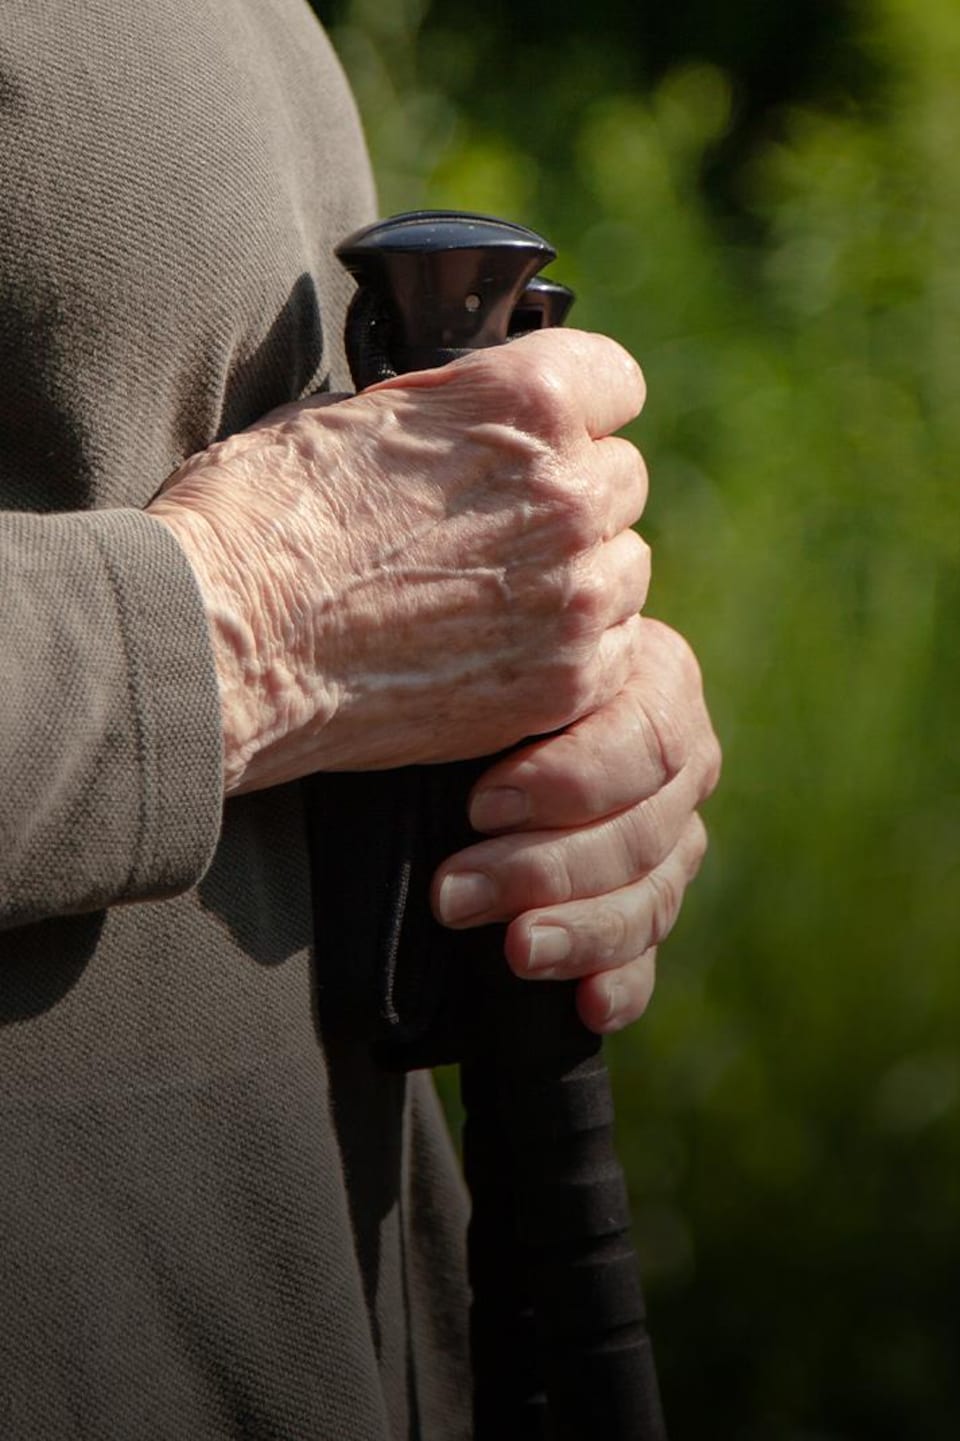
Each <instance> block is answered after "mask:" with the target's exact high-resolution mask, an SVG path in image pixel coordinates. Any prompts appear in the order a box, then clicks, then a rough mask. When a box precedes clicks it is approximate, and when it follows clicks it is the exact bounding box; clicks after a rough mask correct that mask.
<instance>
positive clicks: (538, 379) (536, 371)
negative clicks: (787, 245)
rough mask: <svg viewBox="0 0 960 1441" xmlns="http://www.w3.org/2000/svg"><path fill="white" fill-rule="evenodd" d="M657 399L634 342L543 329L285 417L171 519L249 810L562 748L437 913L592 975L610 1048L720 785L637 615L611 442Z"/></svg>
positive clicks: (670, 661) (228, 448)
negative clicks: (465, 762) (356, 779)
mask: <svg viewBox="0 0 960 1441" xmlns="http://www.w3.org/2000/svg"><path fill="white" fill-rule="evenodd" d="M643 399H644V385H643V378H642V375H641V373H640V370H639V368H638V367H637V365H636V363H635V361H634V360H633V359H632V358H631V357H630V356H629V355H627V354H626V352H625V351H623V350H622V349H621V348H620V347H619V346H617V345H616V344H615V343H614V342H612V341H610V340H607V339H605V338H604V337H601V336H595V335H587V334H584V333H581V332H578V331H569V330H563V331H561V330H554V331H544V332H540V333H538V334H535V335H531V336H527V337H524V338H523V339H521V340H518V341H515V342H513V343H512V344H511V345H509V346H505V347H502V348H499V349H497V350H493V351H484V352H478V353H476V354H474V355H471V356H468V357H465V358H464V359H462V360H459V361H456V362H454V363H453V364H452V365H449V366H446V367H444V368H442V369H439V370H431V371H424V372H418V373H416V374H414V375H405V376H402V377H397V378H396V379H394V380H390V381H386V382H384V383H382V384H380V385H377V386H373V387H371V388H370V389H368V390H366V391H364V392H363V393H362V394H361V395H358V396H353V397H347V398H342V397H322V398H317V399H314V400H310V401H306V402H301V403H298V404H293V405H288V406H284V407H283V408H281V409H280V410H277V411H274V412H272V413H271V414H270V415H268V416H266V417H264V418H263V420H261V421H260V422H258V423H257V424H256V425H254V426H252V427H251V428H250V429H249V430H246V431H243V432H241V433H240V434H238V435H235V436H232V437H231V438H230V439H229V440H227V441H224V442H223V443H221V444H219V445H215V446H213V447H211V449H210V450H208V451H205V452H203V453H202V454H200V455H197V456H194V457H192V458H191V459H190V460H189V461H187V462H186V464H185V465H184V466H183V467H181V469H180V470H179V471H177V472H176V474H175V475H174V476H172V477H171V479H170V481H169V482H168V484H167V486H166V487H165V488H164V490H163V492H162V493H161V495H160V496H158V497H157V498H156V499H155V500H154V502H153V503H152V504H151V506H150V507H149V513H150V514H151V515H153V516H154V517H155V518H156V519H157V520H159V521H161V522H163V523H164V524H165V525H167V526H168V527H169V528H170V529H171V530H172V531H173V533H174V535H175V536H176V537H177V539H178V540H179V542H180V544H181V545H182V547H183V549H184V550H185V552H186V554H187V556H188V558H189V560H190V561H191V563H192V565H193V568H194V570H195V572H196V576H197V580H198V583H199V586H200V590H201V594H202V596H203V598H204V601H205V604H206V608H207V614H208V618H209V621H210V631H211V637H212V641H213V648H214V657H215V661H216V665H217V672H218V679H219V683H220V693H221V707H222V717H223V735H224V787H225V792H226V793H227V794H231V793H235V792H241V791H249V790H256V789H262V788H264V787H266V786H271V785H276V784H279V783H281V782H284V781H288V780H293V779H296V778H298V777H300V776H303V775H306V774H309V773H311V772H313V771H322V770H365V769H379V768H384V767H394V766H399V765H406V764H410V763H420V762H442V761H447V760H454V759H459V758H465V757H468V756H479V755H486V754H490V753H495V752H498V751H502V750H504V749H505V748H507V747H511V746H515V745H517V744H518V743H519V742H521V741H522V740H523V739H524V738H525V737H528V736H531V735H541V736H546V737H547V738H546V739H543V740H540V741H538V742H536V743H534V744H532V745H525V746H523V747H522V749H521V750H520V751H519V752H518V753H517V754H516V755H513V756H511V757H509V758H508V759H506V760H503V761H501V762H499V764H498V765H496V766H495V767H494V768H493V770H492V771H490V772H488V774H487V775H486V776H485V777H484V778H483V779H482V780H481V781H480V783H479V784H478V786H477V788H476V790H475V792H474V796H473V800H472V820H473V823H474V825H475V826H476V828H477V829H479V830H481V831H496V832H498V834H497V835H496V836H495V838H493V839H490V840H487V841H484V842H482V843H481V844H479V845H478V846H474V847H471V848H470V849H469V850H468V851H466V852H463V853H461V854H460V855H459V856H457V857H452V858H451V859H450V860H449V861H448V862H447V863H446V864H445V866H443V867H442V868H441V870H440V872H439V873H438V876H437V879H436V883H435V887H434V905H435V909H436V910H437V914H438V916H439V917H440V918H441V919H442V920H444V921H445V922H446V923H447V924H451V925H458V926H462V925H470V924H481V923H484V922H485V921H489V920H492V919H499V920H506V921H509V922H510V925H509V928H508V931H507V954H508V958H509V960H510V963H511V965H512V966H513V967H514V969H515V970H516V971H517V972H518V974H521V975H530V976H533V975H536V976H539V977H541V978H544V977H579V978H582V979H581V981H580V989H579V996H580V1007H581V1014H582V1016H583V1018H584V1020H585V1022H586V1023H587V1024H588V1025H590V1026H591V1027H592V1028H593V1029H597V1030H604V1029H607V1030H609V1029H614V1028H616V1027H617V1026H619V1025H622V1024H626V1023H627V1021H629V1020H631V1019H633V1018H634V1017H635V1016H636V1015H638V1014H640V1012H641V1011H642V1010H643V1008H644V1006H645V1004H646V1001H647V999H648V998H649V994H650V991H651V990H652V985H653V956H654V952H655V947H656V944H657V942H658V941H660V940H662V938H663V936H664V935H665V934H666V932H667V930H669V927H670V924H671V923H672V920H673V918H674V916H675V914H676V911H677V909H678V908H679V905H680V901H681V899H682V895H683V891H684V888H685V885H686V883H687V881H688V880H689V879H690V878H691V877H692V875H693V874H694V873H695V871H696V868H697V865H698V864H699V860H700V857H701V855H702V853H703V849H704V845H705V839H704V832H703V826H702V824H701V822H700V820H699V817H698V816H697V814H696V807H697V806H698V805H699V804H700V802H701V801H702V800H703V799H704V797H705V796H706V795H707V794H708V793H709V791H710V789H711V788H712V786H713V784H714V783H715V780H716V775H717V772H718V768H719V759H718V751H717V746H716V741H715V739H714V737H713V732H712V730H711V727H710V723H709V719H708V717H707V713H706V710H705V707H704V703H703V696H702V690H701V686H700V680H699V672H698V670H697V667H696V663H695V661H694V660H693V659H692V656H691V655H690V652H689V650H688V648H687V647H686V645H685V643H684V642H683V641H682V640H681V639H680V637H678V636H677V635H676V634H675V633H674V632H672V631H669V630H668V629H667V628H666V627H663V626H659V625H657V624H656V623H655V622H651V621H646V620H641V618H640V616H639V615H638V612H639V610H640V608H641V607H642V605H643V602H644V600H645V597H646V590H647V584H648V580H649V555H648V551H647V548H646V546H645V544H644V542H643V541H642V540H641V539H640V538H639V536H637V534H636V533H635V532H634V531H633V530H632V529H631V526H632V525H633V524H634V522H635V521H636V520H637V519H638V518H639V516H640V513H641V511H642V509H643V504H644V501H645V498H646V486H647V482H646V472H645V469H644V466H643V462H642V460H641V458H640V456H639V454H638V452H637V451H636V449H635V448H634V447H633V446H632V445H631V444H629V443H628V442H627V441H626V440H623V439H621V438H618V437H616V436H614V435H613V432H614V431H615V430H617V429H619V428H620V427H621V426H622V425H624V424H626V423H627V422H628V421H629V420H631V419H632V418H633V417H634V416H635V415H636V414H637V413H638V412H639V410H640V408H641V406H642V404H643ZM557 732H559V734H557ZM551 733H553V734H551ZM504 789H506V790H507V791H508V792H512V793H513V796H512V801H513V806H514V809H513V811H512V812H511V811H509V810H507V811H505V810H504V809H503V806H504V804H505V802H504V799H503V797H502V796H501V798H500V800H499V802H497V801H496V800H492V799H491V793H492V792H493V791H496V790H500V791H502V790H504ZM508 799H509V797H508ZM498 804H499V806H500V810H499V811H498V810H497V805H498ZM471 877H472V879H470V878H471ZM564 936H566V937H568V938H569V946H568V947H567V946H565V943H563V937H564ZM535 953H536V954H535ZM535 964H536V966H537V968H536V969H534V965H535Z"/></svg>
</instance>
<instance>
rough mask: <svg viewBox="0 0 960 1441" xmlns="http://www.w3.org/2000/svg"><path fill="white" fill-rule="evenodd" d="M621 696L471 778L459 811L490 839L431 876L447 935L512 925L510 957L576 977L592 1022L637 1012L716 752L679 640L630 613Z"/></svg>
mask: <svg viewBox="0 0 960 1441" xmlns="http://www.w3.org/2000/svg"><path fill="white" fill-rule="evenodd" d="M638 626H639V637H640V644H639V646H638V649H637V652H636V656H635V661H634V664H633V667H632V670H631V672H630V675H629V676H628V678H627V681H626V683H625V685H624V686H623V688H622V689H621V690H620V692H619V693H618V694H617V695H616V696H614V697H612V698H611V699H610V700H608V701H607V702H605V703H604V704H603V705H602V706H600V707H599V708H598V709H597V710H596V711H594V712H593V713H592V714H591V715H588V716H585V717H584V718H583V719H581V720H579V721H577V722H576V723H575V724H574V725H572V726H570V727H569V728H568V729H567V730H565V731H563V732H562V733H560V734H558V735H552V736H548V737H546V738H544V739H542V740H537V741H534V742H532V743H531V744H529V745H526V746H523V747H522V748H521V749H519V750H518V751H516V752H515V753H514V754H512V755H510V756H509V757H507V758H506V759H504V760H501V761H499V762H498V763H497V764H496V765H494V766H492V767H491V769H490V770H489V771H487V772H486V773H485V774H484V775H483V776H482V777H481V779H480V780H479V781H478V782H477V784H476V786H475V787H474V790H473V793H472V796H471V800H470V820H471V823H472V824H473V826H474V827H475V828H476V829H477V830H480V831H485V832H497V833H498V834H496V835H495V837H494V838H492V839H488V840H483V841H480V842H479V843H478V844H476V845H474V846H470V847H469V848H468V849H466V850H464V851H460V852H459V853H458V854H457V855H455V856H451V857H450V859H449V860H447V861H446V862H445V863H444V864H443V865H442V866H441V867H440V868H439V870H438V871H437V874H436V876H435V878H434V885H433V905H434V910H435V912H436V914H437V917H438V919H440V920H442V921H444V922H445V923H446V924H447V925H450V926H453V927H455V928H462V927H467V926H477V925H483V924H486V923H487V922H490V921H508V922H509V925H508V927H507V934H506V954H507V959H508V961H509V963H510V966H511V967H512V969H513V970H514V971H515V972H516V973H517V975H519V976H523V977H526V978H528V979H530V980H555V979H556V980H559V979H575V978H577V979H579V980H580V985H579V988H578V995H577V1002H578V1006H579V1010H580V1015H581V1018H582V1020H583V1022H584V1024H585V1025H587V1026H588V1027H589V1028H590V1029H591V1030H594V1031H598V1032H607V1031H615V1030H619V1029H621V1028H622V1027H623V1026H625V1025H628V1024H629V1023H630V1022H631V1021H634V1020H636V1019H637V1017H638V1016H640V1015H641V1014H642V1013H643V1011H644V1009H645V1008H646V1005H647V1003H648V1001H649V999H650V996H651V994H652V991H653V985H654V965H655V958H656V948H657V945H658V944H659V942H661V941H662V940H663V939H664V938H665V937H666V935H667V934H668V933H669V931H670V929H671V927H672V925H673V923H674V921H675V920H676V917H677V914H678V912H679V909H680V905H681V902H682V900H683V894H684V891H685V889H686V886H687V884H688V882H689V881H691V880H692V879H693V877H694V875H695V874H696V872H697V869H698V867H699V865H700V861H701V859H702V857H703V854H704V851H705V849H706V832H705V830H704V827H703V823H702V821H701V820H700V817H699V815H698V814H697V807H698V806H699V805H700V803H701V802H702V801H703V800H705V799H706V797H707V796H708V795H709V794H710V793H711V791H712V790H713V788H714V786H715V785H716V782H717V779H718V777H719V773H720V747H719V745H718V742H717V739H716V736H715V735H714V732H713V728H712V726H711V724H710V718H709V716H708V714H707V709H706V705H705V703H704V698H703V690H702V687H701V680H700V671H699V667H698V665H697V662H696V660H695V658H694V656H693V653H692V651H691V650H690V648H689V646H688V645H687V643H686V642H685V641H684V640H683V639H682V638H681V637H680V636H679V635H678V634H677V633H676V632H675V631H673V630H671V629H670V628H669V627H667V626H665V625H662V624H661V623H660V622H658V621H654V620H647V619H643V620H640V621H638Z"/></svg>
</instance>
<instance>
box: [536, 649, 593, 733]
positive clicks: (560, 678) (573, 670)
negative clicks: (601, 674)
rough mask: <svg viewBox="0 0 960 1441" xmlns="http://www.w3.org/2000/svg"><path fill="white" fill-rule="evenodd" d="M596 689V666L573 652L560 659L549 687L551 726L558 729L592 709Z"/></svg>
mask: <svg viewBox="0 0 960 1441" xmlns="http://www.w3.org/2000/svg"><path fill="white" fill-rule="evenodd" d="M595 691H596V683H595V678H594V675H593V667H592V666H591V665H590V664H589V663H588V662H586V661H585V660H584V659H583V658H582V657H577V658H573V656H572V655H568V656H565V657H564V658H562V659H560V660H559V661H558V662H557V663H556V665H555V666H554V667H553V670H552V675H551V677H550V684H549V686H548V688H547V697H546V700H547V705H548V707H549V710H550V713H551V725H550V729H554V730H559V729H560V728H561V727H562V726H567V725H569V724H570V723H571V722H572V721H574V720H578V719H579V718H580V716H582V715H584V714H585V713H586V712H587V711H588V710H590V709H591V707H592V704H593V699H594V694H595Z"/></svg>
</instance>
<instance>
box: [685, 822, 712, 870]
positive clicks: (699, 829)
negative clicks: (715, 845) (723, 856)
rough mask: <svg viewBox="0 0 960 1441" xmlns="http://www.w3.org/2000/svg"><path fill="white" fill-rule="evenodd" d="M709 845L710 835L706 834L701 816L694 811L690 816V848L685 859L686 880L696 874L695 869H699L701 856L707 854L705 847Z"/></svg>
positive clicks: (701, 860)
mask: <svg viewBox="0 0 960 1441" xmlns="http://www.w3.org/2000/svg"><path fill="white" fill-rule="evenodd" d="M709 845H710V837H709V835H708V834H707V828H706V826H705V825H704V824H703V821H702V819H701V817H700V816H699V815H698V814H697V813H696V812H694V814H693V816H692V818H691V826H690V849H689V855H688V861H687V879H688V880H691V881H692V880H693V878H694V876H695V875H696V874H697V871H698V870H699V869H700V866H701V863H702V862H703V858H704V856H705V855H706V854H707V849H708V847H709Z"/></svg>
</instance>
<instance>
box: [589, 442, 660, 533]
mask: <svg viewBox="0 0 960 1441" xmlns="http://www.w3.org/2000/svg"><path fill="white" fill-rule="evenodd" d="M589 458H590V461H591V464H592V466H593V467H594V469H595V472H596V476H597V481H596V487H597V505H598V510H599V513H600V514H601V515H602V516H603V524H602V538H603V539H604V540H610V539H612V538H613V536H615V535H617V534H619V532H620V531H622V530H629V529H630V527H631V526H632V525H636V523H637V521H638V520H639V519H640V517H641V515H642V514H643V511H644V507H645V506H646V503H647V496H648V494H649V490H650V477H649V475H648V473H647V467H646V463H645V461H644V459H643V456H642V455H641V453H640V451H639V450H638V449H637V447H636V446H635V445H634V444H633V442H632V441H629V440H626V439H625V438H624V437H623V436H622V435H608V436H605V437H604V438H603V439H602V440H595V441H593V442H592V443H591V449H590V451H589Z"/></svg>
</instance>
